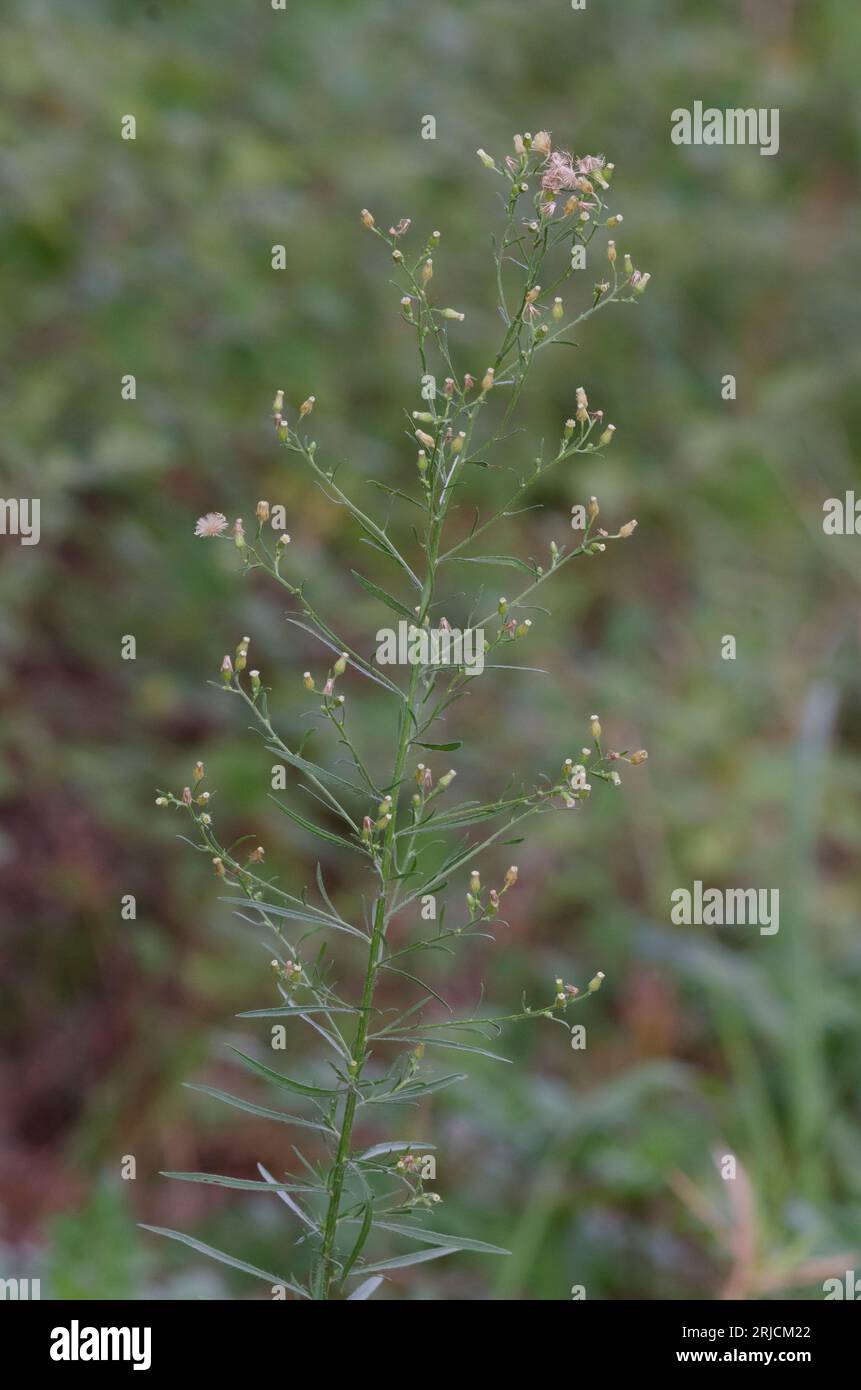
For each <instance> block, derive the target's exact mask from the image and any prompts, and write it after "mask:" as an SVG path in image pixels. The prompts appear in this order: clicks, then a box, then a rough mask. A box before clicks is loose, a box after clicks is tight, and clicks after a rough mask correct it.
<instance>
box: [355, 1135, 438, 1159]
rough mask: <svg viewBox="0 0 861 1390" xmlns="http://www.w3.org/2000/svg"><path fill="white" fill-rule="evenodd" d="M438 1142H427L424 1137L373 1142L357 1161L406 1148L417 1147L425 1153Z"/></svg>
mask: <svg viewBox="0 0 861 1390" xmlns="http://www.w3.org/2000/svg"><path fill="white" fill-rule="evenodd" d="M435 1148H436V1144H426V1143H425V1141H424V1140H423V1139H392V1140H391V1141H390V1142H389V1143H388V1144H372V1145H371V1147H370V1148H369V1149H365V1152H364V1153H363V1154H359V1157H358V1158H357V1159H356V1160H355V1162H356V1163H367V1162H368V1161H369V1160H370V1159H372V1158H380V1157H381V1155H383V1154H396V1153H403V1151H404V1150H405V1149H417V1150H419V1152H421V1153H424V1151H425V1150H426V1149H435Z"/></svg>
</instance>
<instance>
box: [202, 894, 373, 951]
mask: <svg viewBox="0 0 861 1390" xmlns="http://www.w3.org/2000/svg"><path fill="white" fill-rule="evenodd" d="M221 901H222V902H225V903H236V904H241V905H242V906H243V907H245V908H256V909H257V911H258V912H261V913H269V914H270V916H272V917H286V918H288V919H289V920H290V921H295V922H310V923H311V925H312V926H314V927H331V929H332V931H342V932H346V933H347V935H348V936H358V937H360V938H361V940H362V941H370V939H371V938H370V937H369V936H368V934H367V932H363V931H361V930H360V929H359V928H358V927H351V926H350V924H349V923H348V922H343V921H342V920H341V918H340V917H329V916H328V915H327V914H326V913H325V912H318V911H317V909H316V908H312V907H309V908H308V909H307V910H306V911H304V912H299V911H297V909H296V908H293V907H279V906H277V905H276V904H275V903H261V902H255V901H254V899H253V898H222V899H221Z"/></svg>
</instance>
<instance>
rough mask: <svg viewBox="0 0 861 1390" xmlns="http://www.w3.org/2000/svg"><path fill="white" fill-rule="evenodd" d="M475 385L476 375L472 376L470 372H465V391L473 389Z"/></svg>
mask: <svg viewBox="0 0 861 1390" xmlns="http://www.w3.org/2000/svg"><path fill="white" fill-rule="evenodd" d="M474 385H475V377H474V376H470V374H469V372H465V373H464V377H463V389H464V391H471V390H472V388H473V386H474Z"/></svg>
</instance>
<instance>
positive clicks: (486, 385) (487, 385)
mask: <svg viewBox="0 0 861 1390" xmlns="http://www.w3.org/2000/svg"><path fill="white" fill-rule="evenodd" d="M495 375H496V373H495V372H494V369H493V367H488V369H487V371H486V372H485V374H484V376H483V377H482V379H481V389H482V391H483V392H484V394H485V395H487V393H488V391H492V390H493V378H494V376H495Z"/></svg>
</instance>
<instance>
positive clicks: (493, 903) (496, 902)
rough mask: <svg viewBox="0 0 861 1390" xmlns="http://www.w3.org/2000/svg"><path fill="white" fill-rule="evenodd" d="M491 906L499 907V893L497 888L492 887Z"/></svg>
mask: <svg viewBox="0 0 861 1390" xmlns="http://www.w3.org/2000/svg"><path fill="white" fill-rule="evenodd" d="M490 906H491V907H499V894H498V893H497V891H496V889H495V888H491V890H490Z"/></svg>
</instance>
